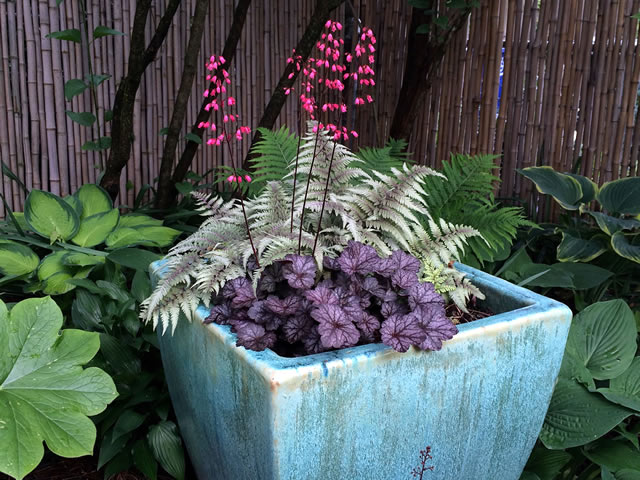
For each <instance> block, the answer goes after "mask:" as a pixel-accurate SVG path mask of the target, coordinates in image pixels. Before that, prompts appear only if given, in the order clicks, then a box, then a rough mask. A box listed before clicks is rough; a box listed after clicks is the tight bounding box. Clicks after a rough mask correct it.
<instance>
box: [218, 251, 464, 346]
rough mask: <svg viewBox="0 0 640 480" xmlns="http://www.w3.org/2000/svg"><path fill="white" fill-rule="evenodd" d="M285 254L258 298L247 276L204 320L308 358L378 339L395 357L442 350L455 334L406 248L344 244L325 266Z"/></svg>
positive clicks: (268, 272)
mask: <svg viewBox="0 0 640 480" xmlns="http://www.w3.org/2000/svg"><path fill="white" fill-rule="evenodd" d="M323 267H324V271H323V272H319V271H318V269H317V267H316V263H315V260H314V259H313V257H311V256H303V255H287V256H286V257H285V259H284V260H282V261H281V262H278V263H277V264H275V265H271V266H269V267H268V268H266V269H265V271H264V273H263V274H262V276H261V278H260V280H259V282H258V288H257V293H256V292H254V290H253V288H252V286H251V282H250V281H249V280H248V279H247V278H243V277H241V278H236V279H234V280H232V281H230V282H228V283H227V285H225V287H224V288H223V289H222V294H221V296H220V297H218V298H216V299H215V302H214V303H215V304H216V305H215V306H214V307H213V308H212V309H211V314H210V315H209V317H208V318H207V320H206V322H207V323H210V322H215V323H219V324H222V325H231V329H232V331H233V332H235V333H236V335H237V337H238V340H237V344H238V345H240V346H244V347H246V348H249V349H252V350H264V349H265V348H271V349H274V350H275V351H276V352H278V353H281V354H284V355H305V354H311V353H318V352H322V351H326V350H330V349H336V348H346V347H352V346H355V345H358V344H365V343H372V342H380V341H382V342H383V343H384V344H386V345H389V346H390V347H392V348H393V349H395V350H397V351H399V352H406V351H407V350H408V349H409V347H410V346H412V345H413V346H415V347H417V348H420V349H423V350H439V349H440V348H442V342H443V341H444V340H448V339H450V338H452V337H453V335H455V334H456V333H457V329H456V327H455V325H454V324H453V323H452V322H451V320H449V319H448V318H447V316H446V314H445V308H444V307H445V304H444V300H443V298H442V296H440V294H438V293H437V292H436V291H435V289H434V287H433V285H432V284H431V283H421V282H420V281H419V280H418V272H419V270H420V262H419V260H418V259H416V258H415V257H413V256H412V255H409V254H408V253H406V252H403V251H399V250H398V251H395V252H393V254H392V255H391V256H389V257H388V258H380V256H379V255H378V253H377V251H376V250H375V249H374V248H373V247H371V246H368V245H364V244H362V243H359V242H354V241H352V242H349V244H348V245H347V247H346V248H345V249H344V250H343V252H342V254H341V255H340V256H339V257H338V258H336V259H333V258H326V257H325V259H324V261H323Z"/></svg>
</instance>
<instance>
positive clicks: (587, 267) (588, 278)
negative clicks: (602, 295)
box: [551, 262, 613, 290]
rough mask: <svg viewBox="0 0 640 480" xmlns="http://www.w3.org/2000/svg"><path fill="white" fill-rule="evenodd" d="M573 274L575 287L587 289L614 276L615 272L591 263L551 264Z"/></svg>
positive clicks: (554, 267) (553, 267)
mask: <svg viewBox="0 0 640 480" xmlns="http://www.w3.org/2000/svg"><path fill="white" fill-rule="evenodd" d="M551 268H552V269H554V270H556V269H558V270H562V271H564V272H566V273H568V274H571V275H572V280H573V288H575V289H576V290H587V289H589V288H594V287H597V286H598V285H601V284H602V283H603V282H605V281H606V280H608V279H609V278H611V277H612V276H613V272H610V271H609V270H606V269H604V268H601V267H598V266H596V265H591V264H590V263H575V262H563V263H556V264H554V265H552V266H551Z"/></svg>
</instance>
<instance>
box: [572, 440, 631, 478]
mask: <svg viewBox="0 0 640 480" xmlns="http://www.w3.org/2000/svg"><path fill="white" fill-rule="evenodd" d="M583 453H584V455H585V457H587V458H588V459H589V460H591V461H592V462H593V463H595V464H596V465H600V466H602V467H606V468H607V469H608V470H611V471H612V472H614V474H615V473H616V472H617V471H618V470H621V469H623V468H625V469H632V470H640V455H638V452H637V451H636V450H634V449H633V448H631V446H629V444H628V443H627V442H622V441H612V440H608V439H607V440H600V441H598V442H595V443H594V444H592V445H589V446H588V447H587V448H585V449H584V451H583Z"/></svg>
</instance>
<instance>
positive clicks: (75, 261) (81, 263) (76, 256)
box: [62, 253, 106, 267]
mask: <svg viewBox="0 0 640 480" xmlns="http://www.w3.org/2000/svg"><path fill="white" fill-rule="evenodd" d="M105 259H106V257H102V256H99V255H89V254H88V253H69V254H68V255H66V256H64V257H63V258H62V263H63V264H64V265H66V266H69V267H88V266H89V265H100V264H102V263H104V261H105Z"/></svg>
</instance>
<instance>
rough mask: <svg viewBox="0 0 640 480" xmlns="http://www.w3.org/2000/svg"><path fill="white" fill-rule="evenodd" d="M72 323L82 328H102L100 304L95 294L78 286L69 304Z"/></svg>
mask: <svg viewBox="0 0 640 480" xmlns="http://www.w3.org/2000/svg"><path fill="white" fill-rule="evenodd" d="M71 319H72V320H73V324H74V325H75V326H77V327H79V328H81V329H82V330H99V329H101V328H102V325H101V324H102V306H101V305H100V300H99V298H98V297H97V296H95V295H93V294H91V293H89V292H87V291H86V290H85V289H83V288H79V289H77V290H76V292H75V299H74V300H73V305H72V306H71Z"/></svg>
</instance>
